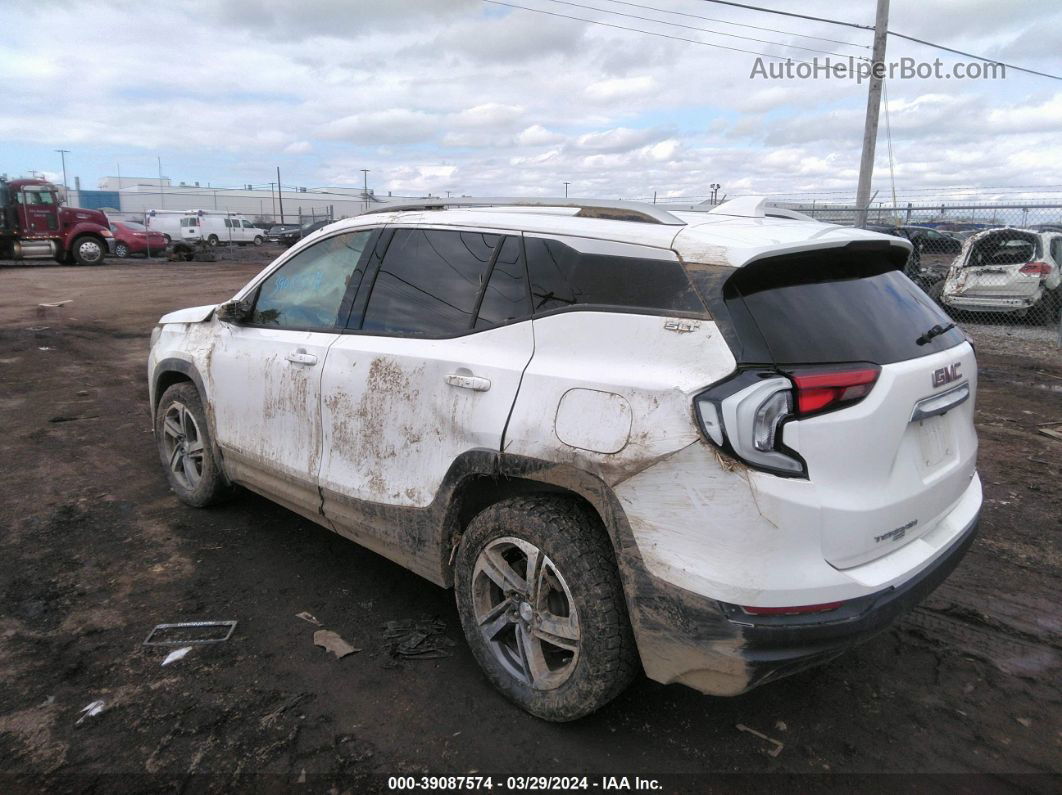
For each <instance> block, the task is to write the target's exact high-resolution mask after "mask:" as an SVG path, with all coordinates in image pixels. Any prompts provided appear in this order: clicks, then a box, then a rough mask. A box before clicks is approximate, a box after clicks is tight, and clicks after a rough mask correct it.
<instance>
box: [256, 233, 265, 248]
mask: <svg viewBox="0 0 1062 795" xmlns="http://www.w3.org/2000/svg"><path fill="white" fill-rule="evenodd" d="M264 242H265V241H263V240H262V236H261V235H255V236H254V244H255V245H256V246H260V245H262V243H264Z"/></svg>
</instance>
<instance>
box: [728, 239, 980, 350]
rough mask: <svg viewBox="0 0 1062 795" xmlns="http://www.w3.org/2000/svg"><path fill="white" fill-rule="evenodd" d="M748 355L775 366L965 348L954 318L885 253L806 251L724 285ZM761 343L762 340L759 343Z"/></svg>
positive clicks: (759, 265)
mask: <svg viewBox="0 0 1062 795" xmlns="http://www.w3.org/2000/svg"><path fill="white" fill-rule="evenodd" d="M723 298H724V301H725V303H726V306H727V309H728V310H729V315H730V318H731V319H732V322H733V324H734V327H735V328H734V331H735V332H736V334H737V336H738V337H740V338H741V341H742V343H744V344H745V347H746V350H747V353H750V354H752V355H756V353H757V352H758V353H759V354H760V355H761V356H762V355H763V353H766V354H767V356H768V357H769V358H768V361H773V362H774V363H775V364H784V365H790V364H825V363H833V362H873V363H875V364H882V365H884V364H891V363H893V362H899V361H904V360H907V359H915V358H918V357H920V356H926V355H928V354H931V353H936V352H937V351H942V350H945V349H947V348H951V347H953V346H955V345H958V344H960V343H961V342H963V341H964V340H965V335H964V334H963V333H962V332H961V331H960V330H959V329H958V328H952V329H950V330H948V331H946V332H944V333H942V334H938V335H936V336H934V337H933V338H932V339H930V340H928V341H925V340H924V339H923V340H922V342H921V344H919V339H920V338H922V335H923V334H925V333H926V332H927V331H929V330H930V329H932V328H933V327H934V326H940V327H946V326H948V325H950V324H951V323H952V321H951V319H950V318H949V317H948V316H947V315H946V314H944V312H943V311H941V309H940V307H938V306H937V305H936V304H935V303H934V302H933V301H932V299H930V298H929V296H927V295H926V294H925V293H924V292H923V291H922V290H921V289H920V288H919V287H918V286H917V285H915V284H914V283H913V282H912V281H911V280H910V279H908V278H907V277H906V276H904V275H903V273H902V272H900V271H898V270H895V263H894V262H893V261H890V260H889V259H888V257H887V255H886V254H884V253H873V252H867V253H855V252H845V251H844V250H838V251H837V252H823V251H819V252H809V253H808V254H800V255H790V256H786V257H775V258H772V259H768V260H761V261H760V262H756V263H753V264H751V265H747V266H745V267H744V268H741V269H740V270H738V271H737V273H735V274H734V275H733V276H731V277H730V278H729V279H728V280H727V282H726V283H725V285H724V287H723ZM757 337H758V339H757Z"/></svg>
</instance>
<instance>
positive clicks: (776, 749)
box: [735, 723, 785, 756]
mask: <svg viewBox="0 0 1062 795" xmlns="http://www.w3.org/2000/svg"><path fill="white" fill-rule="evenodd" d="M735 728H736V729H737V730H738V731H739V732H748V733H749V734H751V735H753V736H755V737H759V738H760V739H761V740H766V741H767V742H769V743H773V744H774V748H772V749H771V750H770V751H768V752H767V756H778V754H780V753H782V749H783V748H785V743H783V742H781V741H780V740H776V739H774V738H773V737H768V736H767V735H766V734H763V733H762V732H758V731H756V730H755V729H750V728H749V727H748V726H746V725H745V724H744V723H739V724H737V726H735Z"/></svg>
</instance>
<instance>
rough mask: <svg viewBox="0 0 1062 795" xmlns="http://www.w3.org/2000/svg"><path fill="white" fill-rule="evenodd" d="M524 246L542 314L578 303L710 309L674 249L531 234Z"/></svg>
mask: <svg viewBox="0 0 1062 795" xmlns="http://www.w3.org/2000/svg"><path fill="white" fill-rule="evenodd" d="M524 246H525V250H526V252H527V271H528V276H529V278H530V280H531V301H532V304H533V307H532V308H533V311H534V314H535V315H536V316H539V315H543V314H547V313H549V312H554V311H558V310H563V309H571V308H575V307H578V308H584V309H589V308H592V307H597V308H601V309H613V310H620V311H622V310H625V309H626V310H642V311H651V312H661V313H665V314H674V313H687V312H691V313H697V314H703V313H704V312H705V308H704V305H703V304H702V303H701V301H700V299H699V298H698V297H697V294H696V293H695V292H694V290H693V288H692V286H691V285H690V282H689V279H688V278H687V277H686V274H685V271H683V269H682V266H681V265H680V264H679V262H678V261H677V259H676V258H675V255H674V254H673V253H672V252H671V251H664V250H662V249H654V248H649V247H645V246H634V245H629V244H626V243H613V242H611V241H601V240H591V239H588V238H543V237H526V238H525V241H524Z"/></svg>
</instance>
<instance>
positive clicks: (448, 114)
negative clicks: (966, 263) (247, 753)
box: [0, 0, 1062, 201]
mask: <svg viewBox="0 0 1062 795" xmlns="http://www.w3.org/2000/svg"><path fill="white" fill-rule="evenodd" d="M509 1H510V0H506V2H509ZM754 1H755V0H754ZM511 4H513V5H521V6H526V7H528V8H534V9H539V10H540V11H550V12H553V13H555V14H566V15H569V16H574V17H583V18H585V19H592V20H599V21H601V22H608V23H610V24H613V25H621V26H626V27H631V28H640V29H641V30H643V31H650V32H654V33H660V34H667V35H670V36H677V37H680V38H685V39H694V40H697V41H699V42H705V43H710V44H716V45H723V46H726V47H732V48H739V49H744V50H750V51H752V52H751V53H746V52H734V51H729V50H725V49H720V48H718V47H711V46H705V45H704V44H695V43H690V42H686V41H676V40H673V39H668V38H662V37H660V36H653V35H648V34H647V33H639V32H631V31H625V30H618V29H615V28H610V27H605V26H603V25H597V24H589V23H587V22H582V21H575V20H571V19H565V18H560V17H556V16H548V15H546V14H543V13H535V12H532V11H527V10H521V9H516V8H511V7H506V6H502V5H497V4H489V3H486V2H482V1H481V0H349V1H347V2H344V1H343V0H299V2H295V1H294V0H269V1H268V2H262V1H261V0H228V1H223V0H218V1H217V2H178V1H176V0H174V1H171V2H167V3H152V2H145V1H144V0H92V2H84V3H82V2H77V1H76V0H61V1H60V0H14V1H12V0H5V2H3V3H0V85H2V86H3V88H2V90H0V97H3V100H2V102H0V151H3V153H4V154H3V157H2V158H0V172H6V173H8V174H11V175H21V174H28V173H29V171H30V170H31V169H36V170H38V171H43V172H45V173H47V174H49V175H50V176H51V177H55V176H56V175H57V174H58V173H59V155H58V154H56V153H55V152H54V151H53V150H54V149H57V148H65V149H69V150H71V152H70V154H69V155H67V171H68V174H69V175H70V182H71V183H73V177H74V175H79V176H80V177H81V180H82V184H83V187H86V188H88V187H95V186H96V182H97V180H98V179H99V178H100V177H102V176H105V175H111V174H114V173H115V172H116V171H117V170H118V169H119V168H120V169H121V173H122V175H123V176H134V175H139V176H151V175H156V174H157V173H158V165H157V160H156V157H161V160H162V169H163V172H164V174H165V175H166V176H169V177H171V178H172V179H174V180H175V181H180V180H184V181H187V182H189V183H190V182H192V181H195V180H198V181H200V182H201V183H202V184H206V183H207V182H210V183H211V184H213V185H223V186H234V185H242V184H245V183H255V184H263V183H266V182H269V181H271V180H275V179H276V177H275V173H276V172H275V167H276V166H277V165H279V166H280V168H281V170H282V172H283V173H282V176H283V178H284V182H285V184H292V185H304V186H307V187H310V188H314V187H319V186H330V185H360V184H361V181H362V174H361V172H360V171H359V169H362V168H368V169H370V170H371V171H370V174H369V184H370V187H372V188H374V189H375V190H376V191H377V192H387V191H393V192H394V193H395V194H396V195H397V194H404V195H414V194H423V193H425V192H431V193H434V194H436V195H445V192H446V191H452V192H453V193H454V194H469V195H481V196H482V195H515V194H526V195H560V194H563V191H564V185H563V183H564V182H565V181H568V182H570V183H571V185H570V188H569V191H570V194H571V195H572V196H594V197H598V198H628V199H637V198H651V197H652V196H653V194H654V192H656V193H657V194H658V195H659V196H660V197H661V198H666V197H691V198H704V197H706V196H707V195H708V193H709V192H710V188H709V185H710V184H711V183H720V184H721V185H722V186H723V187H722V191H721V193H726V194H729V195H731V196H733V195H739V194H750V193H767V194H787V195H789V196H792V197H796V198H808V199H811V198H817V199H818V200H820V201H821V200H825V199H842V200H843V199H849V198H851V195H852V194H853V193H854V190H855V182H856V174H857V169H858V163H859V154H860V145H861V139H862V125H863V115H864V110H865V103H866V85H865V84H863V85H859V84H857V83H856V82H855V81H854V80H839V79H830V80H826V79H819V80H798V79H794V80H780V81H778V80H775V81H770V80H764V79H752V78H750V73H751V72H752V70H753V67H754V65H755V62H756V58H757V55H755V54H752V53H763V54H765V55H766V54H770V55H776V56H782V57H790V58H793V59H795V60H807V59H811V58H815V57H817V58H819V59H825V58H826V57H827V56H826V55H825V54H823V53H816V52H811V51H809V50H823V51H829V52H832V53H838V54H841V55H843V56H845V57H847V56H848V55H852V56H855V57H857V58H858V57H866V56H868V55H869V52H870V51H869V45H870V43H871V38H872V36H871V34H870V32H868V31H863V30H856V29H852V28H845V27H837V26H833V25H826V24H822V23H817V22H810V21H802V20H797V19H791V18H786V17H781V16H777V15H771V14H763V13H757V12H753V11H746V10H743V9H738V8H732V7H728V6H723V5H718V4H715V3H711V2H703V1H702V0H639V2H638V5H637V6H636V5H635V4H633V3H619V2H615V0H572V2H570V3H561V2H557V0H511ZM756 4H758V5H762V6H769V7H772V8H779V9H789V10H798V11H800V12H801V13H805V14H812V15H817V16H823V17H835V18H840V19H844V20H846V21H851V22H857V23H862V24H868V25H872V24H873V20H874V7H875V3H874V2H873V0H855V1H854V2H848V3H838V2H836V0H803V1H802V2H801V3H799V4H797V3H786V2H782V0H759V1H758V2H757V3H756ZM578 6H582V7H578ZM639 6H641V7H639ZM645 7H650V8H652V9H664V10H669V11H673V12H682V13H683V14H687V15H697V16H696V17H695V16H681V15H679V14H674V13H672V14H668V13H664V12H662V11H655V10H646V8H645ZM593 9H599V10H593ZM607 11H611V12H619V13H622V14H632V15H638V16H643V17H652V18H654V19H660V20H666V21H668V22H673V23H677V24H678V25H685V26H687V27H676V26H674V25H664V24H659V23H653V22H648V21H645V20H642V19H634V18H632V17H630V16H627V17H624V16H617V15H616V14H615V13H606V12H607ZM697 17H708V18H711V21H710V20H708V19H702V18H697ZM743 26H744V27H743ZM749 26H757V27H749ZM889 27H890V28H891V29H893V30H895V31H899V32H902V33H905V34H908V35H911V36H915V37H918V38H925V39H930V40H933V41H937V42H940V43H942V44H945V45H948V46H951V47H954V48H957V49H961V50H967V51H970V52H974V53H978V54H983V55H985V56H988V57H993V58H999V59H1001V60H1004V61H1009V62H1012V63H1016V64H1019V65H1022V66H1027V67H1029V68H1032V69H1037V70H1040V71H1045V72H1050V73H1054V74H1062V37H1060V33H1062V3H1060V2H1058V0H1021V2H1007V1H1006V0H893V2H892V11H891V18H890V24H889ZM691 28H702V29H708V30H711V31H718V33H706V32H703V31H702V30H693V29H691ZM757 28H770V29H773V30H760V29H757ZM721 33H728V34H731V35H729V36H724V35H720V34H721ZM795 34H803V36H798V35H795ZM737 36H743V37H746V38H737ZM809 36H813V37H817V38H807V37H809ZM750 39H763V40H769V41H771V42H778V43H772V44H762V43H759V42H757V41H752V40H750ZM831 40H832V41H831ZM796 47H803V48H807V49H796ZM904 56H908V57H912V58H915V59H918V60H930V61H931V60H932V59H934V58H936V57H940V58H941V59H942V61H943V66H944V68H945V69H950V68H951V67H952V66H953V65H954V64H955V63H956V62H957V61H965V60H967V59H964V58H961V57H959V56H952V55H950V54H948V53H942V52H939V51H936V50H934V49H931V48H928V47H924V46H921V45H918V44H914V43H911V42H905V41H902V40H898V39H890V41H889V54H888V60H898V59H899V58H901V57H904ZM831 57H832V59H833V60H834V61H837V60H839V59H838V57H837V56H836V55H835V56H831ZM770 62H771V59H766V60H765V61H764V63H770ZM888 99H889V102H888V109H889V120H890V122H891V130H892V142H893V155H894V161H895V183H896V190H897V193H898V194H899V197H900V199H901V200H908V199H912V200H917V199H919V198H931V199H937V198H941V197H942V195H943V194H947V196H949V197H951V198H961V197H962V196H963V193H962V192H961V191H958V190H956V189H957V188H960V187H962V188H965V187H979V188H984V189H985V190H983V191H981V192H980V193H979V194H978V196H979V197H987V198H1013V197H1017V196H1022V195H1032V196H1040V197H1043V198H1055V199H1062V136H1060V133H1062V82H1059V81H1057V80H1050V79H1047V78H1043V77H1036V76H1032V75H1026V74H1021V73H1019V72H1015V71H1010V72H1008V74H1007V76H1006V78H1005V79H1003V80H956V79H951V80H943V79H909V80H899V79H894V80H891V81H889V83H888ZM885 133H886V129H885V117H884V115H883V116H882V125H881V131H880V135H879V144H878V157H877V167H876V171H875V180H874V189H875V190H877V191H879V193H878V199H879V200H880V199H883V198H887V197H889V196H890V195H891V191H892V184H891V181H890V175H889V159H888V147H887V140H886V134H885ZM1030 186H1034V187H1030Z"/></svg>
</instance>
